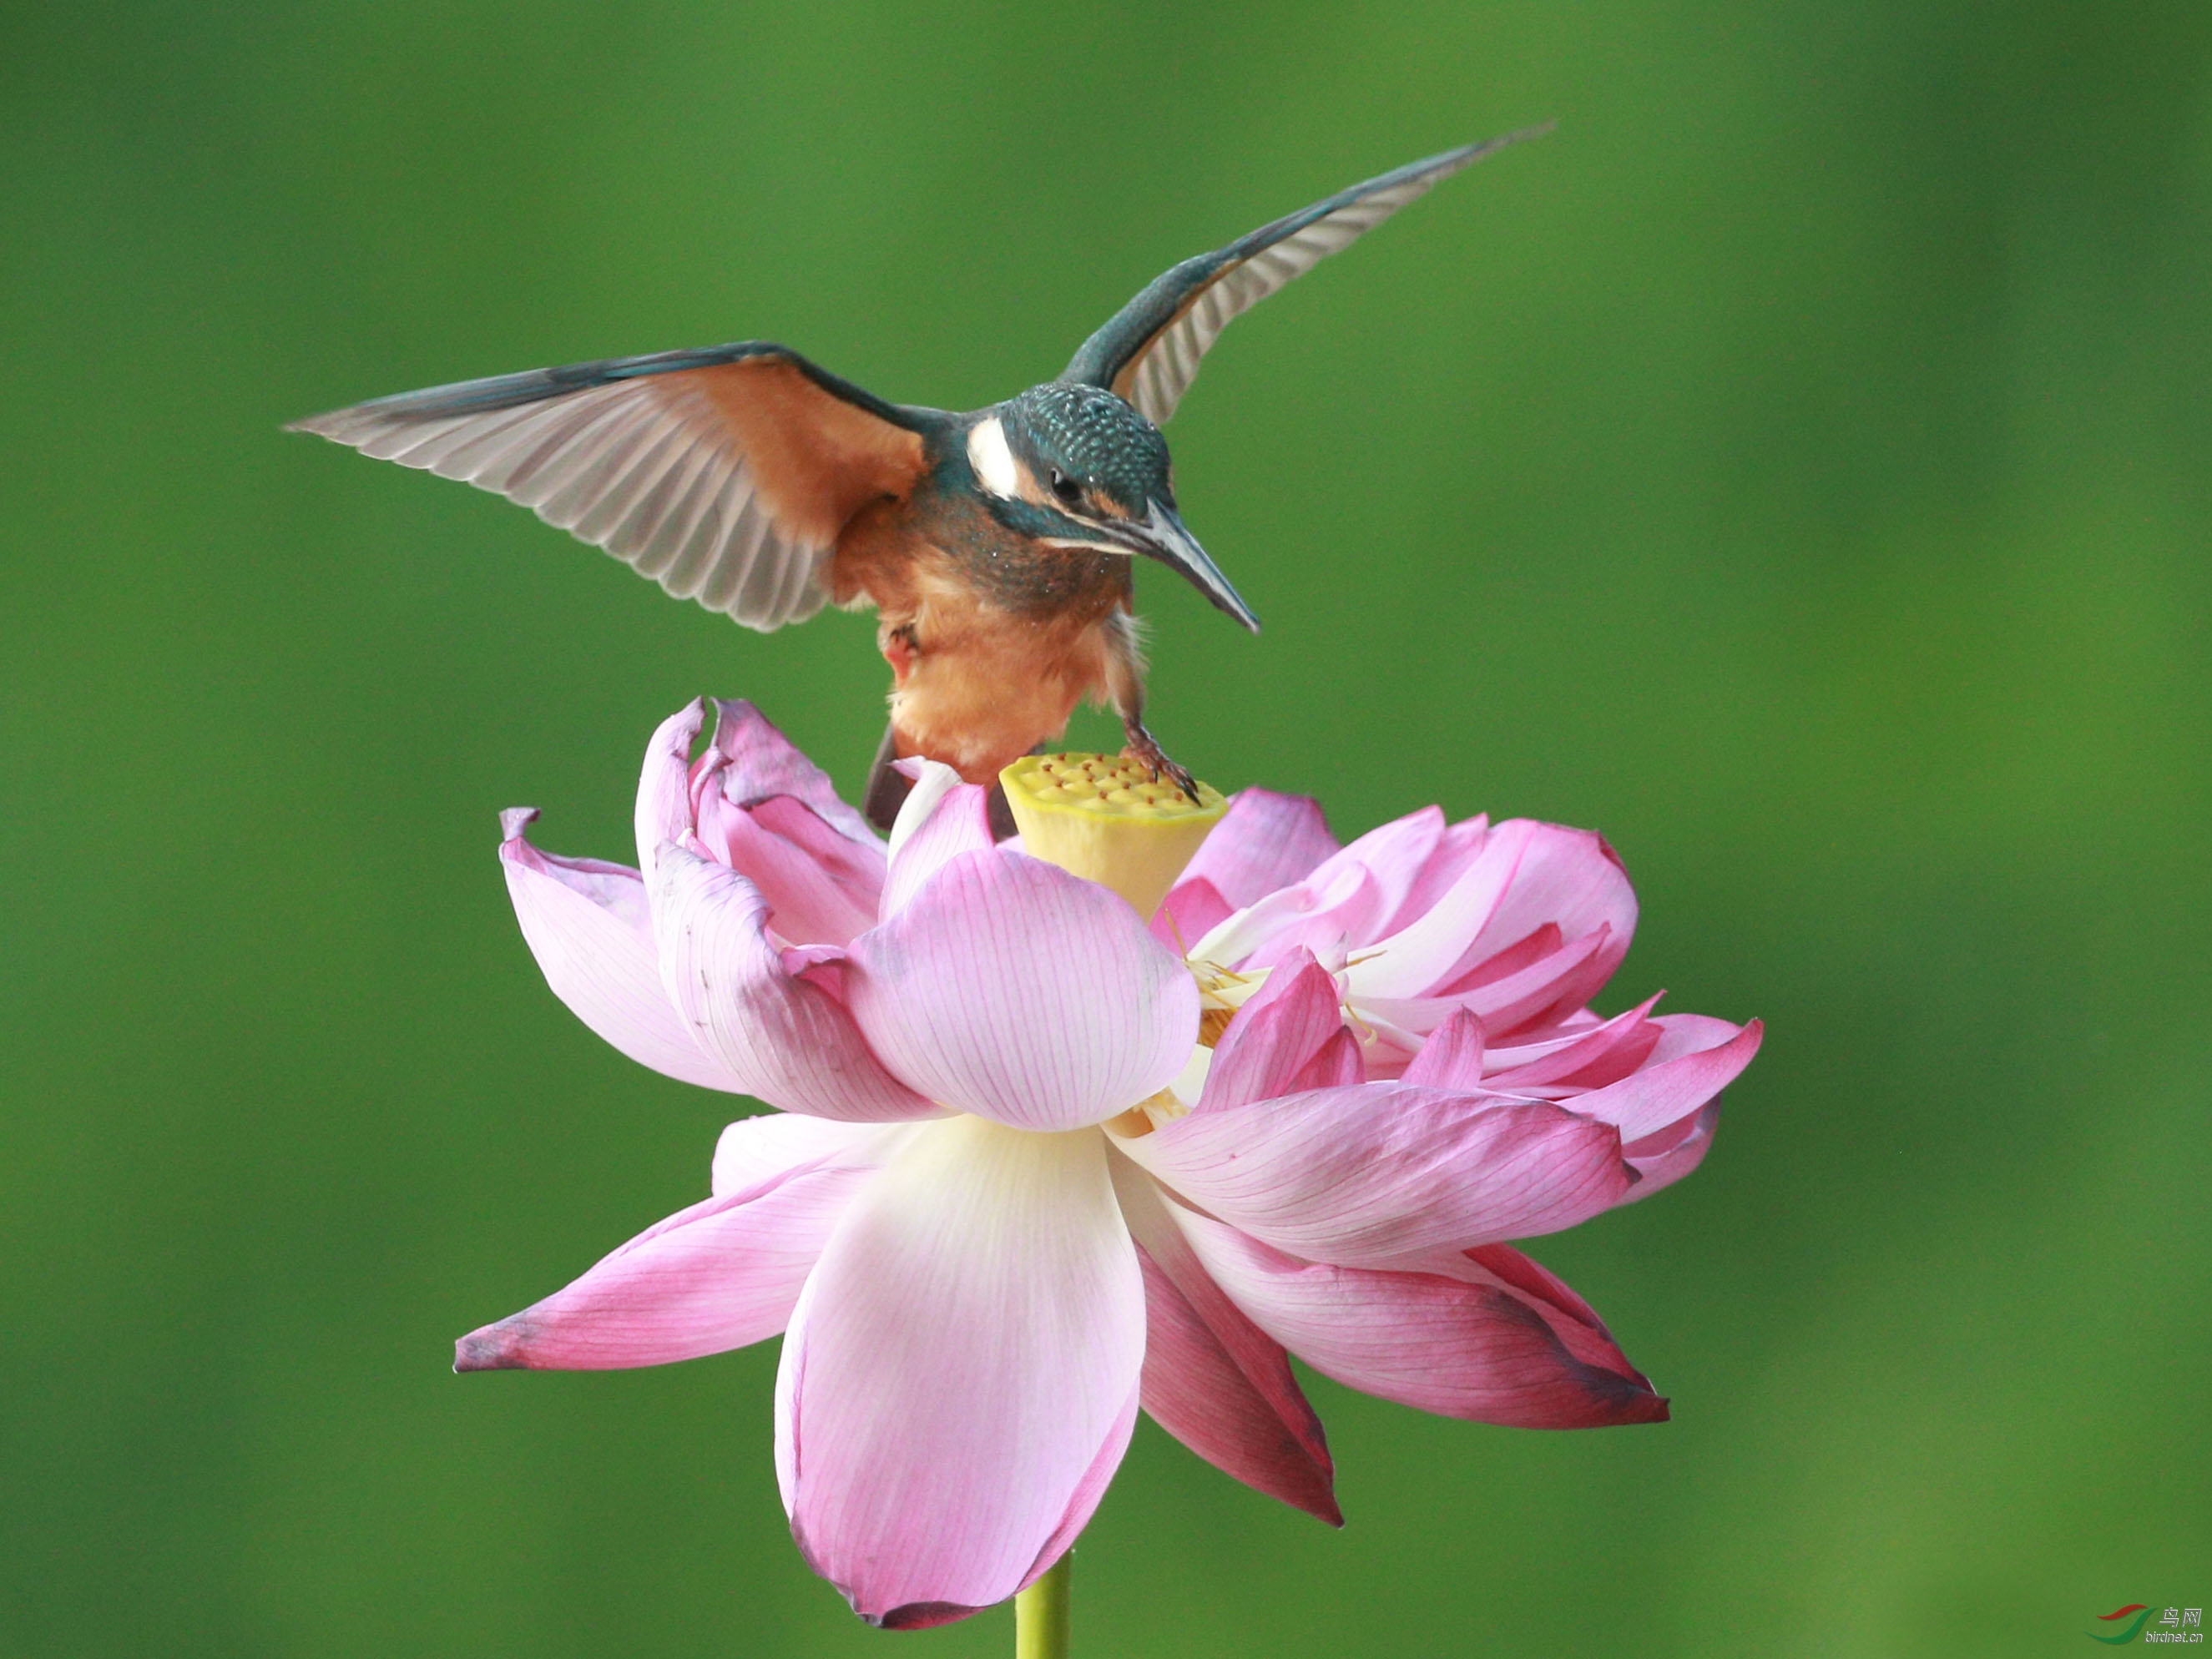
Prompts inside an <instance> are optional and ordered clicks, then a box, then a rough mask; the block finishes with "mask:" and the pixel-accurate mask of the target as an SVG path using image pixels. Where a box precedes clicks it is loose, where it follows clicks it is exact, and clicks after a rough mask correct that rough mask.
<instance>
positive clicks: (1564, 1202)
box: [1115, 1083, 1635, 1267]
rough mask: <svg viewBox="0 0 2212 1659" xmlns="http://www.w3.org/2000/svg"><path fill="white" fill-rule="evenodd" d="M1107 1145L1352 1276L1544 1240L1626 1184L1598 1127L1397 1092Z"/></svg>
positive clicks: (1227, 1116)
mask: <svg viewBox="0 0 2212 1659" xmlns="http://www.w3.org/2000/svg"><path fill="white" fill-rule="evenodd" d="M1115 1144H1116V1146H1117V1147H1118V1149H1119V1150H1120V1151H1121V1152H1123V1153H1124V1154H1125V1155H1126V1156H1127V1157H1128V1158H1130V1159H1131V1160H1132V1161H1133V1162H1134V1163H1136V1164H1140V1165H1141V1166H1143V1168H1144V1169H1146V1170H1148V1171H1149V1172H1150V1173H1151V1174H1152V1176H1154V1177H1156V1178H1157V1179H1158V1181H1159V1182H1161V1183H1162V1184H1163V1185H1164V1186H1166V1187H1167V1188H1170V1189H1171V1190H1172V1191H1174V1192H1176V1193H1177V1194H1181V1195H1182V1197H1183V1198H1185V1199H1187V1200H1189V1201H1190V1202H1191V1203H1192V1204H1194V1205H1196V1206H1198V1207H1200V1208H1201V1209H1203V1210H1205V1211H1206V1212H1207V1213H1208V1214H1211V1215H1215V1216H1218V1217H1219V1218H1221V1219H1222V1220H1224V1221H1225V1222H1227V1223H1229V1224H1230V1225H1232V1226H1235V1227H1238V1228H1241V1229H1242V1230H1243V1231H1245V1232H1248V1233H1250V1234H1252V1235H1253V1236H1254V1237H1256V1238H1261V1239H1264V1240H1266V1241H1267V1243H1270V1244H1273V1245H1274V1246H1275V1247H1277V1248H1278V1249H1284V1250H1288V1251H1291V1252H1292V1253H1294V1254H1296V1255H1301V1256H1304V1257H1307V1258H1309V1259H1310V1260H1313V1261H1330V1262H1336V1263H1339V1264H1341V1265H1344V1266H1348V1267H1366V1266H1375V1265H1378V1264H1383V1263H1389V1262H1392V1261H1396V1260H1398V1259H1399V1258H1401V1257H1403V1256H1407V1255H1413V1254H1416V1253H1418V1252H1421V1251H1425V1250H1431V1249H1467V1248H1468V1247H1469V1246H1471V1245H1475V1244H1486V1243H1493V1242H1496V1241H1499V1240H1504V1239H1509V1238H1528V1237H1534V1236H1535V1235H1537V1234H1539V1233H1547V1232H1556V1231H1559V1230H1560V1229H1561V1228H1563V1227H1571V1226H1573V1225H1575V1224H1576V1223H1577V1222H1578V1221H1584V1220H1587V1219H1588V1218H1590V1217H1591V1216H1594V1215H1596V1214H1598V1213H1600V1212H1601V1211H1604V1210H1607V1209H1610V1208H1611V1207H1612V1206H1614V1205H1616V1204H1618V1203H1619V1202H1620V1200H1621V1199H1622V1197H1623V1196H1624V1195H1625V1194H1626V1193H1627V1191H1628V1188H1629V1185H1630V1183H1631V1182H1632V1181H1633V1180H1634V1179H1635V1176H1634V1175H1633V1174H1632V1172H1631V1171H1630V1170H1629V1168H1628V1166H1627V1164H1625V1163H1624V1162H1623V1161H1622V1159H1621V1155H1620V1136H1619V1134H1618V1133H1616V1132H1615V1131H1614V1130H1613V1128H1612V1127H1609V1126H1608V1125H1605V1124H1601V1123H1593V1122H1591V1121H1589V1120H1588V1119H1587V1118H1583V1117H1578V1116H1577V1115H1574V1114H1573V1113H1571V1112H1568V1111H1564V1110H1562V1109H1560V1108H1559V1107H1557V1106H1553V1105H1549V1104H1546V1103H1530V1104H1527V1105H1501V1104H1499V1103H1498V1101H1497V1099H1496V1097H1486V1096H1480V1095H1447V1094H1441V1093H1438V1092H1437V1091H1434V1090H1430V1089H1420V1088H1409V1087H1407V1085H1403V1084H1397V1083H1370V1084H1361V1085H1357V1086H1355V1087H1352V1088H1340V1089H1322V1090H1319V1091H1316V1092H1314V1093H1312V1094H1306V1095H1294V1096H1291V1097H1287V1098H1285V1099H1280V1100H1267V1101H1261V1102H1259V1103H1256V1104H1254V1105H1249V1106H1236V1107H1230V1108H1227V1109H1224V1110H1220V1111H1208V1112H1194V1113H1192V1114H1191V1115H1189V1116H1188V1117H1183V1118H1179V1119H1177V1120H1176V1121H1174V1122H1171V1123H1168V1124H1166V1125H1164V1126H1163V1127H1160V1128H1159V1129H1158V1130H1156V1131H1154V1132H1153V1133H1151V1134H1148V1135H1141V1136H1137V1137H1133V1138H1132V1139H1122V1140H1117V1141H1116V1143H1115Z"/></svg>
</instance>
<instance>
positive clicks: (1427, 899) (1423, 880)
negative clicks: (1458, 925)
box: [1383, 816, 1490, 933]
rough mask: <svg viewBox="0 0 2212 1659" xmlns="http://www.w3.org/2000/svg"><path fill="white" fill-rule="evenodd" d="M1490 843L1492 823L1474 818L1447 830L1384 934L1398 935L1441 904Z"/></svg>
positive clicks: (1480, 818)
mask: <svg viewBox="0 0 2212 1659" xmlns="http://www.w3.org/2000/svg"><path fill="white" fill-rule="evenodd" d="M1489 842H1490V820H1489V818H1488V817H1480V816H1478V817H1471V818H1466V819H1463V820H1462V821H1461V822H1460V823H1455V824H1452V825H1450V826H1449V827H1448V828H1447V829H1445V830H1444V832H1443V835H1442V836H1439V837H1438V838H1437V845H1436V850H1435V851H1434V852H1432V853H1431V854H1429V856H1428V859H1427V860H1426V861H1425V863H1423V865H1422V866H1421V872H1420V874H1419V876H1417V877H1415V878H1414V880H1413V885H1412V886H1411V887H1410V888H1408V889H1407V892H1406V898H1405V902H1403V903H1402V904H1401V905H1400V906H1399V907H1398V913H1397V915H1395V916H1392V917H1391V918H1390V919H1389V922H1388V923H1386V924H1385V925H1384V927H1383V932H1384V933H1397V932H1398V931H1400V930H1401V928H1405V927H1411V926H1412V925H1413V921H1414V920H1415V918H1417V917H1419V916H1424V915H1427V914H1428V913H1429V911H1430V909H1431V908H1432V907H1433V906H1435V905H1436V904H1437V903H1438V902H1441V901H1442V899H1443V896H1444V895H1445V894H1447V893H1449V891H1450V890H1452V889H1453V888H1454V887H1455V886H1457V885H1458V884H1459V880H1460V878H1461V877H1462V876H1463V875H1465V874H1466V873H1467V870H1468V866H1470V865H1472V864H1473V863H1474V861H1475V860H1476V859H1478V858H1480V856H1481V855H1482V849H1483V848H1485V847H1486V846H1487V845H1488V844H1489Z"/></svg>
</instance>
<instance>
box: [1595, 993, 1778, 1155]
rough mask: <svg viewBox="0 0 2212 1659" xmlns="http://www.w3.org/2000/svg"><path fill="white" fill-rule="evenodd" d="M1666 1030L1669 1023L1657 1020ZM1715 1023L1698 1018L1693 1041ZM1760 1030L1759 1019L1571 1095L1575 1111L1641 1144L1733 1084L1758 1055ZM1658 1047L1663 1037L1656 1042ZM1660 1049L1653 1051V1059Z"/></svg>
mask: <svg viewBox="0 0 2212 1659" xmlns="http://www.w3.org/2000/svg"><path fill="white" fill-rule="evenodd" d="M1661 1023H1662V1024H1665V1025H1668V1026H1671V1025H1672V1024H1674V1021H1673V1020H1672V1019H1669V1020H1666V1021H1662V1022H1661ZM1721 1024H1723V1022H1722V1021H1719V1020H1701V1021H1700V1022H1699V1024H1698V1026H1696V1027H1695V1028H1692V1029H1693V1030H1694V1031H1695V1035H1696V1036H1699V1037H1705V1036H1711V1035H1712V1034H1713V1033H1712V1031H1711V1027H1713V1026H1716V1025H1721ZM1765 1030H1766V1028H1765V1025H1764V1024H1762V1023H1761V1022H1759V1021H1758V1020H1755V1019H1754V1020H1753V1021H1752V1022H1751V1024H1748V1025H1747V1026H1744V1027H1743V1028H1742V1029H1741V1030H1738V1031H1737V1032H1736V1033H1735V1036H1731V1037H1729V1039H1728V1040H1727V1041H1725V1042H1719V1043H1716V1044H1715V1045H1714V1046H1712V1047H1711V1048H1699V1049H1695V1050H1693V1051H1692V1052H1691V1053H1688V1054H1677V1055H1675V1056H1674V1058H1672V1059H1668V1060H1656V1063H1654V1064H1651V1065H1647V1066H1644V1068H1643V1069H1642V1070H1640V1071H1638V1072H1637V1073H1635V1074H1634V1075H1633V1076H1632V1077H1626V1078H1623V1079H1621V1080H1620V1082H1618V1083H1613V1084H1608V1085H1607V1086H1606V1087H1604V1088H1602V1089H1593V1090H1592V1091H1590V1092H1589V1093H1588V1094H1586V1095H1577V1096H1576V1097H1575V1103H1574V1108H1575V1110H1576V1111H1577V1113H1580V1114H1582V1115H1584V1116H1587V1117H1591V1118H1595V1119H1596V1120H1597V1121H1599V1122H1601V1123H1611V1124H1613V1125H1616V1126H1617V1127H1619V1128H1620V1138H1621V1139H1622V1140H1623V1141H1626V1142H1633V1141H1640V1140H1643V1139H1645V1138H1646V1137H1647V1136H1650V1135H1653V1134H1656V1133H1658V1132H1659V1131H1660V1130H1662V1129H1664V1128H1665V1127H1667V1126H1668V1124H1670V1123H1679V1122H1680V1121H1682V1120H1683V1119H1685V1118H1686V1117H1688V1116H1690V1115H1692V1114H1693V1113H1694V1112H1696V1111H1697V1110H1698V1109H1699V1107H1701V1106H1703V1105H1704V1104H1705V1103H1706V1102H1707V1101H1709V1100H1711V1098H1712V1097H1714V1096H1715V1095H1717V1094H1718V1093H1719V1092H1720V1091H1722V1090H1723V1089H1724V1088H1726V1087H1727V1086H1728V1085H1729V1084H1731V1083H1733V1082H1734V1081H1735V1079H1736V1075H1737V1073H1740V1072H1741V1071H1742V1070H1743V1068H1744V1067H1745V1066H1748V1065H1750V1064H1751V1057H1752V1056H1753V1054H1757V1053H1758V1052H1759V1039H1760V1037H1761V1036H1763V1035H1764V1034H1765ZM1661 1042H1662V1048H1663V1046H1664V1043H1665V1039H1664V1038H1663V1037H1662V1039H1661ZM1660 1052H1661V1050H1660V1049H1655V1050H1654V1051H1653V1053H1654V1054H1655V1056H1656V1054H1659V1053H1660Z"/></svg>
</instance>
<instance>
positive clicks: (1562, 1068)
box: [1490, 996, 1661, 1100]
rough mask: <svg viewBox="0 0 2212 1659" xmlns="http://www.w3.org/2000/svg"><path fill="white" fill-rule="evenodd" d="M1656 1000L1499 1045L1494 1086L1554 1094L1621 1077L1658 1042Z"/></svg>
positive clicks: (1503, 1090)
mask: <svg viewBox="0 0 2212 1659" xmlns="http://www.w3.org/2000/svg"><path fill="white" fill-rule="evenodd" d="M1658 1000H1659V999H1658V998H1657V997H1656V996H1655V997H1652V998H1650V999H1649V1000H1646V1001H1644V1002H1641V1003H1638V1005H1637V1006H1635V1007H1633V1008H1631V1009H1630V1010H1628V1012H1626V1013H1622V1014H1615V1015H1614V1016H1613V1018H1611V1019H1608V1020H1606V1021H1604V1022H1603V1023H1602V1024H1597V1025H1591V1026H1586V1027H1583V1028H1581V1029H1578V1030H1570V1031H1567V1032H1565V1034H1563V1035H1561V1036H1557V1037H1553V1038H1551V1039H1549V1040H1547V1041H1544V1042H1534V1043H1531V1042H1525V1041H1524V1042H1521V1043H1518V1044H1516V1046H1514V1047H1513V1048H1500V1049H1499V1050H1498V1052H1497V1053H1496V1054H1493V1055H1492V1057H1491V1063H1492V1065H1494V1066H1496V1067H1497V1068H1498V1069H1497V1070H1496V1071H1494V1072H1493V1073H1492V1074H1491V1079H1490V1086H1491V1087H1492V1089H1495V1090H1496V1091H1498V1093H1500V1094H1523V1093H1527V1092H1528V1091H1532V1090H1541V1091H1543V1092H1544V1093H1545V1095H1546V1096H1547V1097H1548V1098H1551V1099H1555V1100H1556V1099H1559V1098H1562V1097H1566V1096H1569V1095H1572V1094H1578V1093H1582V1092H1584V1091H1589V1090H1591V1089H1601V1088H1603V1087H1604V1086H1605V1085H1607V1084H1609V1083H1618V1082H1620V1080H1621V1079H1623V1078H1625V1077H1627V1076H1628V1075H1630V1074H1631V1073H1633V1072H1634V1071H1635V1070H1636V1069H1637V1068H1638V1066H1642V1065H1643V1064H1644V1061H1645V1060H1649V1059H1650V1057H1651V1054H1652V1051H1653V1050H1654V1049H1655V1048H1656V1047H1657V1046H1658V1042H1659V1038H1660V1036H1661V1030H1660V1027H1659V1024H1658V1022H1657V1021H1656V1020H1654V1019H1652V1018H1650V1014H1651V1009H1652V1006H1653V1005H1654V1004H1656V1002H1657V1001H1658Z"/></svg>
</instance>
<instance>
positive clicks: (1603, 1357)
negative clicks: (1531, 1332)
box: [1398, 1244, 1651, 1390]
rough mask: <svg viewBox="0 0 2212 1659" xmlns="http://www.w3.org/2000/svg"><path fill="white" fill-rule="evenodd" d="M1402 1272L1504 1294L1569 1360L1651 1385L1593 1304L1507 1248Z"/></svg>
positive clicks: (1407, 1266)
mask: <svg viewBox="0 0 2212 1659" xmlns="http://www.w3.org/2000/svg"><path fill="white" fill-rule="evenodd" d="M1398 1271H1402V1272H1409V1273H1434V1274H1437V1275H1439V1276H1441V1277H1443V1278H1445V1279H1457V1280H1458V1281H1459V1282H1460V1283H1462V1284H1463V1285H1478V1286H1489V1287H1492V1288H1494V1289H1497V1290H1500V1291H1504V1292H1505V1293H1506V1294H1507V1295H1509V1296H1510V1297H1512V1298H1513V1299H1514V1300H1515V1301H1516V1302H1518V1303H1520V1304H1522V1306H1523V1307H1525V1308H1527V1309H1528V1310H1529V1311H1530V1312H1532V1313H1534V1315H1535V1316H1537V1317H1538V1318H1540V1319H1541V1320H1542V1321H1543V1322H1544V1323H1545V1324H1546V1325H1547V1326H1548V1327H1550V1328H1551V1332H1552V1335H1553V1339H1554V1340H1557V1341H1558V1343H1559V1346H1561V1347H1563V1348H1565V1350H1566V1351H1567V1353H1568V1355H1569V1357H1570V1358H1573V1359H1575V1360H1577V1361H1579V1362H1580V1363H1582V1364H1585V1365H1593V1366H1595V1367H1596V1368H1597V1369H1598V1370H1601V1371H1607V1372H1610V1373H1611V1374H1613V1376H1620V1377H1626V1379H1627V1380H1628V1381H1629V1382H1631V1383H1634V1384H1635V1385H1636V1386H1638V1388H1641V1389H1646V1390H1649V1389H1650V1386H1651V1383H1650V1379H1649V1378H1647V1377H1646V1376H1644V1373H1643V1372H1641V1371H1639V1370H1637V1369H1636V1367H1635V1366H1633V1365H1632V1364H1629V1363H1628V1356H1627V1355H1626V1354H1625V1353H1623V1352H1621V1351H1620V1344H1619V1343H1617V1342H1615V1341H1614V1340H1613V1334H1612V1333H1611V1332H1610V1331H1608V1330H1607V1329H1606V1328H1605V1322H1604V1321H1603V1320H1601V1319H1600V1318H1599V1317H1598V1316H1597V1313H1596V1311H1595V1310H1594V1309H1592V1308H1591V1306H1590V1305H1589V1303H1587V1302H1585V1301H1583V1299H1582V1297H1579V1296H1577V1295H1576V1294H1575V1293H1574V1291H1572V1290H1571V1289H1570V1288H1569V1287H1568V1286H1567V1284H1566V1282H1565V1280H1563V1279H1560V1278H1559V1276H1558V1275H1557V1274H1555V1273H1551V1272H1549V1271H1547V1269H1545V1268H1544V1267H1541V1266H1540V1265H1539V1264H1538V1263H1536V1262H1535V1261H1531V1260H1530V1259H1529V1258H1528V1257H1527V1256H1525V1255H1522V1254H1521V1252H1520V1251H1518V1250H1516V1249H1511V1248H1510V1247H1509V1246H1507V1245H1504V1244H1486V1245H1484V1246H1483V1247H1482V1248H1481V1249H1474V1250H1466V1251H1445V1252H1441V1253H1439V1254H1437V1255H1435V1256H1433V1257H1429V1258H1425V1259H1420V1260H1414V1261H1407V1262H1405V1263H1403V1264H1401V1267H1400V1268H1399V1269H1398Z"/></svg>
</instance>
